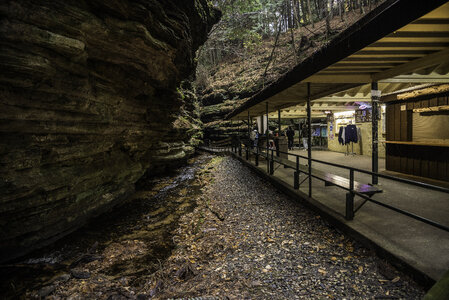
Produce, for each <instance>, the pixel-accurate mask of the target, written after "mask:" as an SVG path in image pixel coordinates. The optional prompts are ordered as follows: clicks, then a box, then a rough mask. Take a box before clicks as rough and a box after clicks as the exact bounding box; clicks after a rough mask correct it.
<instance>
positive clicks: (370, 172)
mask: <svg viewBox="0 0 449 300" xmlns="http://www.w3.org/2000/svg"><path fill="white" fill-rule="evenodd" d="M262 149H266V148H263V147H262ZM279 153H281V154H287V155H291V156H294V157H296V156H298V157H300V158H304V159H307V160H308V159H309V158H308V157H307V156H303V155H299V154H295V153H288V152H284V151H279ZM310 160H311V161H313V162H317V163H321V164H325V165H329V166H333V167H337V168H342V169H346V170H354V171H356V172H359V173H364V174H368V175H376V176H378V177H381V178H385V179H389V180H394V181H399V182H402V183H407V184H411V185H416V186H419V187H424V188H428V189H432V190H436V191H439V192H443V193H449V189H448V188H444V187H441V186H436V185H432V184H429V183H424V182H419V181H414V180H411V179H405V178H399V177H395V176H391V175H386V174H380V173H376V172H372V171H367V170H363V169H359V168H354V167H349V166H345V165H339V164H336V163H331V162H327V161H323V160H319V159H316V158H311V159H310Z"/></svg>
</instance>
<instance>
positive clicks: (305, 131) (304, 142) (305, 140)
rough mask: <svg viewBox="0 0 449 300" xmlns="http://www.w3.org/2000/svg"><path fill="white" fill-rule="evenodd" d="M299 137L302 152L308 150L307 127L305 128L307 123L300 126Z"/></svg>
mask: <svg viewBox="0 0 449 300" xmlns="http://www.w3.org/2000/svg"><path fill="white" fill-rule="evenodd" d="M301 137H302V144H303V146H304V150H307V149H309V145H308V144H307V140H308V138H309V127H308V126H307V123H303V125H302V130H301Z"/></svg>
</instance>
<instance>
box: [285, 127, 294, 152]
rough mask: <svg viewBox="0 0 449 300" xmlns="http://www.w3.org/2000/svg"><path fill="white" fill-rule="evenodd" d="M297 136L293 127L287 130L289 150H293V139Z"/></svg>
mask: <svg viewBox="0 0 449 300" xmlns="http://www.w3.org/2000/svg"><path fill="white" fill-rule="evenodd" d="M294 136H295V131H294V130H293V128H292V127H291V126H288V129H287V139H288V150H292V149H293V137H294Z"/></svg>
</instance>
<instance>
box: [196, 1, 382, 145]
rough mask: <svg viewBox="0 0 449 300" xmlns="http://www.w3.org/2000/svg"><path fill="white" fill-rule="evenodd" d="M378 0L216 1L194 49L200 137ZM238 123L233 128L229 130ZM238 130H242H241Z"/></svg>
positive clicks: (215, 135)
mask: <svg viewBox="0 0 449 300" xmlns="http://www.w3.org/2000/svg"><path fill="white" fill-rule="evenodd" d="M381 2H383V0H249V1H247V0H217V1H214V4H215V5H216V6H217V7H218V8H219V9H221V10H222V12H223V17H222V19H221V21H220V22H219V23H218V24H217V25H215V27H214V28H213V29H212V31H211V33H210V36H209V39H208V41H207V42H206V44H204V46H203V47H202V48H200V50H199V51H198V54H197V55H198V57H197V58H198V68H197V74H196V75H197V77H196V83H195V85H196V88H197V92H198V94H199V96H200V98H201V99H202V104H203V109H202V120H203V122H204V123H205V138H206V139H208V138H211V139H219V138H220V134H219V132H220V131H221V132H222V133H223V132H227V131H229V130H231V128H229V126H230V124H229V122H223V121H222V120H223V117H224V116H225V115H226V114H227V113H229V112H230V111H231V110H232V109H233V107H235V106H236V105H239V104H240V103H242V102H244V101H245V100H246V99H247V98H248V97H250V96H252V95H253V94H254V93H256V92H258V91H259V90H260V89H262V88H263V87H264V86H266V85H268V84H270V83H272V82H274V81H276V80H277V79H278V78H279V77H280V76H281V75H282V74H284V73H285V72H287V71H288V70H290V69H291V68H292V67H293V66H295V65H297V64H298V63H300V62H301V61H302V60H304V59H305V58H307V57H308V56H309V55H311V54H312V53H313V52H315V51H317V50H318V49H320V48H321V47H322V46H324V45H325V44H326V43H328V42H329V41H330V40H332V39H333V38H334V37H335V36H336V35H338V34H339V33H340V32H341V31H343V30H344V29H346V28H347V27H348V26H350V25H351V24H353V23H354V22H356V21H357V20H359V19H360V18H361V17H362V16H363V15H364V14H366V13H367V12H369V11H371V10H372V9H373V8H375V7H376V6H378V5H379V4H380V3H381ZM236 126H238V124H234V127H235V130H238V128H237V127H236ZM241 129H242V130H243V126H242V128H241Z"/></svg>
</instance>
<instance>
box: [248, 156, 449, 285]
mask: <svg viewBox="0 0 449 300" xmlns="http://www.w3.org/2000/svg"><path fill="white" fill-rule="evenodd" d="M295 152H297V151H295ZM301 152H303V151H301ZM302 154H304V152H303V153H302ZM312 156H313V157H314V158H317V159H320V158H321V159H323V160H327V159H326V156H327V158H331V159H334V160H337V161H335V162H337V163H340V164H345V163H348V162H351V163H352V164H353V166H358V167H360V168H361V169H369V166H368V167H367V166H366V165H365V167H363V166H364V164H366V162H367V161H369V158H368V159H367V160H365V158H364V157H360V156H359V157H344V155H343V154H340V153H332V152H329V151H316V152H315V151H314V152H313V154H312ZM242 160H243V161H244V158H243V159H242ZM250 161H251V165H254V156H251V158H250ZM302 163H305V161H303V162H302ZM312 166H313V168H316V169H320V170H323V171H326V172H330V173H334V174H337V175H341V176H344V177H346V178H349V174H348V171H347V170H342V169H338V168H336V167H331V166H327V165H322V164H318V163H313V164H312ZM381 168H382V166H381ZM256 169H257V170H259V171H260V173H261V174H264V173H265V174H266V170H267V166H266V164H265V161H264V160H263V159H261V160H260V164H259V166H258V167H256ZM345 173H346V174H345ZM267 176H268V175H267ZM269 177H271V179H273V180H274V181H276V182H277V183H278V184H279V185H280V186H282V188H283V189H285V190H288V192H290V193H294V194H295V195H297V196H299V197H303V198H308V197H307V196H306V193H308V182H307V180H306V181H305V182H304V183H303V184H302V185H301V187H300V189H299V191H295V190H293V189H292V185H293V170H292V169H285V168H283V167H282V166H281V165H279V164H277V163H276V164H275V172H274V175H273V176H269ZM304 178H305V175H304V174H302V175H301V177H300V182H302V181H303V180H304ZM355 180H356V181H359V182H361V183H369V182H370V176H369V175H366V174H359V173H357V172H356V175H355ZM379 184H380V188H382V190H383V193H381V194H376V195H375V196H374V197H373V198H374V199H376V200H378V201H381V202H383V203H387V204H391V205H393V206H395V207H398V208H401V209H404V210H407V211H410V212H412V213H415V214H418V215H420V216H423V217H426V218H429V219H431V220H433V221H436V222H439V223H441V224H443V225H446V226H449V196H448V194H445V193H442V192H436V191H428V190H426V189H423V188H419V187H413V186H410V185H408V184H403V183H398V182H393V181H391V180H386V179H382V178H380V179H379ZM312 185H313V195H312V197H313V199H308V200H309V201H312V202H313V204H314V205H315V206H319V208H320V209H321V210H323V211H325V212H326V213H328V214H330V215H331V216H332V217H333V218H334V219H335V220H338V222H340V223H342V224H345V225H347V226H349V228H351V229H352V230H355V231H356V232H357V234H360V235H361V236H362V237H363V238H365V239H368V240H370V241H371V242H373V243H374V244H376V245H377V246H379V247H381V248H382V249H384V250H385V251H386V252H387V253H389V254H391V255H393V256H394V257H396V258H397V259H399V260H400V261H403V262H404V263H405V264H406V265H409V266H411V267H412V268H414V269H416V270H417V271H418V272H421V273H422V274H424V275H425V276H428V277H429V278H431V279H433V280H437V279H438V278H439V277H441V276H442V275H443V274H444V272H445V271H447V270H448V269H449V255H448V253H449V233H448V232H445V231H443V230H440V229H437V228H434V227H432V226H429V225H426V224H424V223H422V222H419V221H416V220H413V219H411V218H409V217H406V216H403V215H401V214H399V213H396V212H394V211H391V210H389V209H386V208H383V207H380V206H378V205H376V204H373V203H370V202H368V203H366V204H365V205H364V206H363V207H362V208H361V209H360V210H359V211H358V212H357V213H356V215H355V218H354V220H353V221H346V220H345V218H344V217H343V215H344V213H345V193H346V191H344V190H342V189H340V188H338V187H335V186H333V187H332V186H331V187H325V186H324V183H323V182H322V181H320V180H317V179H313V180H312ZM355 202H356V203H355V206H357V204H358V203H360V202H361V200H360V199H359V200H357V197H356V201H355ZM425 276H424V277H425ZM431 281H432V280H430V282H431Z"/></svg>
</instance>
